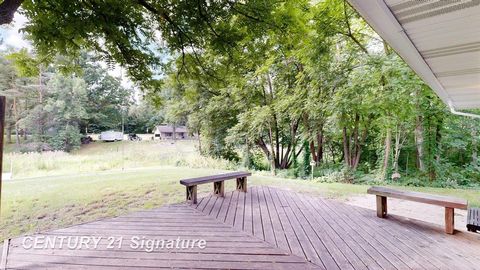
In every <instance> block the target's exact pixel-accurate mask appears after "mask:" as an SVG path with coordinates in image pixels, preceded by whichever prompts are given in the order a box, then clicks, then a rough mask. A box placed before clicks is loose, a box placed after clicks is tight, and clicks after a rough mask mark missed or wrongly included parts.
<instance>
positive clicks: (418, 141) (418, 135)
mask: <svg viewBox="0 0 480 270" xmlns="http://www.w3.org/2000/svg"><path fill="white" fill-rule="evenodd" d="M423 135H424V130H423V117H422V116H420V115H419V116H417V121H416V126H415V147H416V149H417V167H418V169H419V170H420V171H421V172H425V163H424V156H425V150H424V148H423V142H424V138H423Z"/></svg>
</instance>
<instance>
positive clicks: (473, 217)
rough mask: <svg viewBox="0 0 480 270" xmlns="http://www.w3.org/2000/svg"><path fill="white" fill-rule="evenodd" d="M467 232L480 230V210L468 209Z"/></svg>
mask: <svg viewBox="0 0 480 270" xmlns="http://www.w3.org/2000/svg"><path fill="white" fill-rule="evenodd" d="M467 230H468V231H469V232H477V230H480V208H468V214H467Z"/></svg>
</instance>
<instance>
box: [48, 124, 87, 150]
mask: <svg viewBox="0 0 480 270" xmlns="http://www.w3.org/2000/svg"><path fill="white" fill-rule="evenodd" d="M81 137H82V134H80V132H79V131H78V127H76V126H71V125H67V126H65V127H62V129H59V130H57V134H56V135H55V136H52V137H51V138H50V140H49V144H50V145H51V147H52V148H53V150H60V151H66V152H70V151H72V150H77V149H79V148H80V138H81Z"/></svg>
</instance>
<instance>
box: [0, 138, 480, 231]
mask: <svg viewBox="0 0 480 270" xmlns="http://www.w3.org/2000/svg"><path fill="white" fill-rule="evenodd" d="M116 147H123V149H122V151H123V152H124V153H128V155H129V158H128V159H127V160H125V159H122V158H121V157H122V156H121V155H119V152H118V151H117V150H116ZM192 149H193V146H192V144H191V143H188V142H182V143H178V144H177V145H171V144H169V143H153V142H148V143H143V142H142V143H140V144H137V143H128V142H123V143H117V144H93V145H89V146H87V147H85V148H83V149H81V150H80V151H78V152H76V153H73V154H64V153H57V155H56V156H55V154H52V153H44V154H24V155H23V156H20V159H17V160H14V163H18V164H20V163H25V164H27V163H28V159H29V157H30V163H29V164H28V165H26V166H27V167H26V168H24V169H23V170H25V171H24V172H23V173H16V174H15V177H14V180H12V181H5V182H4V184H3V190H2V212H1V220H0V238H1V239H4V238H6V237H15V236H18V235H21V234H25V233H31V232H35V231H44V230H48V229H54V228H61V227H65V226H68V225H73V224H78V223H81V222H86V221H91V220H95V219H99V218H104V217H111V216H117V215H121V214H125V213H128V212H131V211H135V210H138V209H150V208H155V207H159V206H162V205H165V204H171V203H177V202H182V201H183V200H184V195H185V190H184V187H183V186H182V185H180V184H179V183H178V181H179V179H181V178H186V177H196V176H201V175H208V174H214V173H219V172H221V171H222V170H220V169H218V168H228V166H229V164H228V163H222V162H224V161H218V160H212V159H208V158H203V157H199V156H198V155H196V154H194V153H193V152H192V151H193V150H192ZM119 156H120V157H119ZM11 157H15V156H11ZM32 157H34V158H32ZM123 157H124V158H125V155H123ZM42 159H43V160H42ZM165 160H168V162H166V161H165ZM42 162H46V163H48V162H54V163H58V164H57V165H56V166H55V167H54V168H50V169H45V167H42V166H39V164H41V163H42ZM122 163H123V167H124V168H125V169H124V170H122V166H119V165H122ZM172 164H173V165H176V166H173V165H172ZM187 165H188V166H189V167H186V166H187ZM139 166H142V167H139ZM47 167H48V166H47ZM195 167H197V168H195ZM104 168H108V169H104ZM19 175H20V176H19ZM32 176H34V177H32ZM249 185H270V186H278V187H282V188H285V189H291V190H295V191H298V192H301V193H303V194H311V195H314V196H323V197H328V198H336V199H343V198H347V197H349V196H352V195H357V194H365V193H366V190H367V188H368V186H367V185H351V184H342V183H318V182H315V181H310V180H299V179H284V178H278V177H272V176H265V175H254V176H253V177H251V178H250V179H249ZM396 188H405V189H409V190H416V191H421V192H429V193H437V194H443V195H450V196H455V197H460V198H465V199H468V200H469V202H470V204H471V205H474V206H480V191H478V190H461V189H439V188H417V187H415V188H413V187H412V188H410V187H396ZM211 189H212V187H211V185H201V186H200V187H199V192H200V196H202V194H206V193H207V192H211ZM226 189H227V190H233V189H234V181H227V185H226ZM372 199H373V198H372Z"/></svg>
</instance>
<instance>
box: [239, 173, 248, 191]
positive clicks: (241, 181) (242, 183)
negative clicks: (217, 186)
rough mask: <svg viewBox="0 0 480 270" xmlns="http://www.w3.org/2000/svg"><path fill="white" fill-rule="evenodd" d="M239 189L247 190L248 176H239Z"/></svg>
mask: <svg viewBox="0 0 480 270" xmlns="http://www.w3.org/2000/svg"><path fill="white" fill-rule="evenodd" d="M237 190H240V191H243V192H247V177H240V178H237Z"/></svg>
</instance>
